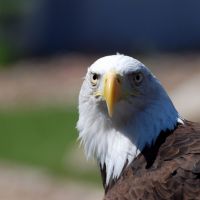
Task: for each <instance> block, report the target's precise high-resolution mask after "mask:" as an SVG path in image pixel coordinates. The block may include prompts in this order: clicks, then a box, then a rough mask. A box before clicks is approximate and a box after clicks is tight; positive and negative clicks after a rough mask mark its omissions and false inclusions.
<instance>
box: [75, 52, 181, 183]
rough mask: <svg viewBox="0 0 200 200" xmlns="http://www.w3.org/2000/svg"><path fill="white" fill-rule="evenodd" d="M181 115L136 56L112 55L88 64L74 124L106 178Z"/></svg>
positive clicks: (174, 124)
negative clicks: (104, 169) (103, 170)
mask: <svg viewBox="0 0 200 200" xmlns="http://www.w3.org/2000/svg"><path fill="white" fill-rule="evenodd" d="M179 121H181V119H180V117H179V114H178V112H177V111H176V109H175V107H174V106H173V104H172V102H171V100H170V98H169V96H168V95H167V93H166V91H165V90H164V88H163V87H162V85H161V83H160V82H159V81H158V79H157V78H156V77H155V76H154V75H153V74H152V73H151V71H150V70H149V69H148V68H147V67H146V66H145V65H144V64H142V63H141V62H140V61H138V60H136V59H134V58H132V57H129V56H125V55H112V56H106V57H103V58H100V59H98V60H97V61H96V62H94V63H93V64H92V65H91V66H90V67H89V68H88V71H87V74H86V76H85V79H84V81H83V84H82V87H81V91H80V95H79V120H78V123H77V129H78V131H79V138H80V140H81V142H82V144H83V145H84V148H85V152H86V155H87V157H88V158H89V157H91V156H94V157H95V158H96V159H97V162H98V163H99V164H100V166H101V167H103V166H105V167H106V184H109V181H111V180H113V179H116V178H118V177H119V176H120V174H121V172H122V170H123V169H124V167H125V165H128V164H129V163H131V161H132V160H133V159H134V158H135V157H136V156H137V155H138V154H139V153H140V152H141V151H142V150H143V148H144V147H145V146H146V145H152V144H153V142H154V141H155V140H156V138H157V136H158V135H159V134H160V132H161V131H166V130H167V129H169V130H173V129H174V127H175V126H176V125H177V123H178V122H179Z"/></svg>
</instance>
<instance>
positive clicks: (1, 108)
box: [0, 0, 200, 200]
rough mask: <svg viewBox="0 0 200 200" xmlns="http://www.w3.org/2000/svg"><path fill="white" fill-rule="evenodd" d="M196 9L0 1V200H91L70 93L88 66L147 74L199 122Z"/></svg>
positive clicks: (199, 22) (132, 2)
mask: <svg viewBox="0 0 200 200" xmlns="http://www.w3.org/2000/svg"><path fill="white" fill-rule="evenodd" d="M199 8H200V2H199V1H193V0H192V1H187V0H174V1H159V0H153V1H148V2H147V1H144V0H140V1H136V0H109V1H107V0H101V1H97V0H86V1H80V0H73V1H72V0H68V1H65V0H29V1H25V0H18V1H17V2H16V1H14V0H6V1H4V0H0V199H1V200H32V199H37V200H40V199H41V200H43V199H49V200H70V199H72V200H80V199H83V200H84V199H87V200H90V199H91V200H94V199H101V198H102V196H103V188H102V185H101V179H100V175H99V172H98V168H97V166H96V164H95V162H94V161H86V159H85V156H84V153H83V150H82V149H81V148H80V147H79V144H78V142H77V131H76V129H75V126H76V121H77V119H78V113H77V103H78V98H77V97H78V93H79V89H80V86H81V82H82V78H83V76H84V74H85V73H86V69H87V67H88V66H90V65H91V63H92V62H94V61H95V60H96V59H97V58H99V57H101V56H105V55H108V54H115V53H116V52H119V53H124V54H128V55H130V56H133V57H135V58H137V59H140V60H141V61H142V62H143V63H145V64H146V65H147V66H149V67H150V69H151V70H152V71H153V72H154V74H155V75H156V76H157V77H158V78H159V79H160V80H161V82H162V83H163V85H164V86H165V88H166V89H167V91H168V92H169V95H170V96H171V98H172V99H173V102H174V104H175V105H176V107H177V109H178V111H179V112H180V113H181V115H182V116H184V117H185V118H187V119H189V120H193V121H197V122H200V52H199V51H200V15H199Z"/></svg>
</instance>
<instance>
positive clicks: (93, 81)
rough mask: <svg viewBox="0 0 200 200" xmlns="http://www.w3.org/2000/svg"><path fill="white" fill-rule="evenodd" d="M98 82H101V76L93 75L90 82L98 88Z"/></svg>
mask: <svg viewBox="0 0 200 200" xmlns="http://www.w3.org/2000/svg"><path fill="white" fill-rule="evenodd" d="M98 80H99V75H98V74H96V73H92V74H91V77H90V81H91V83H92V86H96V85H97V82H98Z"/></svg>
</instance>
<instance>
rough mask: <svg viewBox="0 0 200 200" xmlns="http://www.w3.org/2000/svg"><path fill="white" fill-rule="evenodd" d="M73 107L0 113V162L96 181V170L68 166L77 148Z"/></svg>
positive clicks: (75, 116)
mask: <svg viewBox="0 0 200 200" xmlns="http://www.w3.org/2000/svg"><path fill="white" fill-rule="evenodd" d="M77 117H78V116H77V112H76V109H75V108H74V107H68V108H62V107H49V108H40V109H39V108H38V109H15V110H0V159H1V160H6V161H12V162H17V163H21V164H26V165H31V166H35V167H41V168H43V169H46V170H47V171H49V172H50V173H52V174H55V175H59V176H60V177H67V178H73V179H74V178H75V179H78V180H82V179H87V180H91V181H92V182H97V181H99V178H98V177H97V172H96V170H91V171H85V172H84V171H83V170H79V169H80V167H81V166H77V167H76V168H75V167H73V166H72V165H70V162H71V161H70V156H69V153H70V152H73V150H74V149H75V148H77V146H76V144H77V142H76V140H77V132H76V130H75V124H76V121H77Z"/></svg>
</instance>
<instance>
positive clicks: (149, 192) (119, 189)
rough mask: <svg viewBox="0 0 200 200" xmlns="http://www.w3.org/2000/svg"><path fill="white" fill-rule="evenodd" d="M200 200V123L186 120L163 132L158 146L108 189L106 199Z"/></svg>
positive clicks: (130, 167) (152, 147) (145, 154)
mask: <svg viewBox="0 0 200 200" xmlns="http://www.w3.org/2000/svg"><path fill="white" fill-rule="evenodd" d="M134 199H138V200H139V199H148V200H151V199H193V200H195V199H200V126H199V125H198V124H195V123H192V122H189V121H185V123H184V125H182V124H179V125H178V126H177V127H176V129H175V130H174V131H172V132H170V131H167V132H161V133H160V135H159V137H158V138H157V140H156V142H155V143H154V145H152V146H151V147H145V148H144V150H143V151H142V152H141V154H140V155H139V156H138V157H137V158H136V159H134V160H133V162H132V163H131V164H130V165H129V166H128V167H127V168H126V169H125V170H124V171H123V173H122V175H121V176H120V178H119V179H118V180H117V181H115V182H113V183H112V184H111V185H109V186H108V187H107V188H106V195H105V198H104V200H134Z"/></svg>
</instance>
